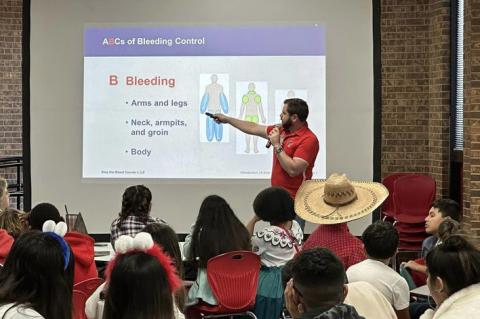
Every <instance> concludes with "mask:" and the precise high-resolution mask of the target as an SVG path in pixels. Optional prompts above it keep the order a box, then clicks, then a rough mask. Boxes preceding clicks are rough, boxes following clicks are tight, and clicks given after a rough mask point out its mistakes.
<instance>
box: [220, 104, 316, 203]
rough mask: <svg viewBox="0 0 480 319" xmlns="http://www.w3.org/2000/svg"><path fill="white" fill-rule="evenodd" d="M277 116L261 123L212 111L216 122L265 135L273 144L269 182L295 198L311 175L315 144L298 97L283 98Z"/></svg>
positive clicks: (305, 109)
mask: <svg viewBox="0 0 480 319" xmlns="http://www.w3.org/2000/svg"><path fill="white" fill-rule="evenodd" d="M283 103H284V105H283V110H282V113H281V114H280V119H281V120H282V124H281V126H280V125H270V126H264V125H260V124H257V123H254V122H249V121H243V120H239V119H236V118H233V117H229V116H226V115H224V114H220V113H218V114H215V115H214V116H215V119H216V121H217V122H219V123H228V124H230V125H232V126H233V127H235V128H237V129H239V130H240V131H242V132H244V133H246V134H251V135H256V136H260V137H263V138H266V139H268V140H269V141H270V142H271V144H272V145H273V147H274V156H273V168H272V177H271V182H272V186H281V187H283V188H285V189H286V190H287V191H288V192H289V193H290V195H291V196H292V198H295V194H296V193H297V190H298V188H299V187H300V185H301V184H302V182H303V181H304V180H307V179H311V178H312V169H313V165H314V164H315V159H316V158H317V154H318V149H319V144H318V139H317V137H316V136H315V134H314V133H313V132H312V131H311V130H310V129H309V128H308V123H307V117H308V105H307V103H306V102H305V101H304V100H302V99H297V98H292V99H286V100H285V101H284V102H283Z"/></svg>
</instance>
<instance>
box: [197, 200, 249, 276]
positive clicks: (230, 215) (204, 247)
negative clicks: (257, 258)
mask: <svg viewBox="0 0 480 319" xmlns="http://www.w3.org/2000/svg"><path fill="white" fill-rule="evenodd" d="M236 250H251V243H250V235H249V233H248V230H247V228H245V226H244V225H243V224H242V222H241V221H240V220H239V219H238V218H237V216H235V213H234V212H233V210H232V209H231V208H230V205H228V203H227V202H226V201H225V199H223V198H222V197H220V196H217V195H210V196H208V197H207V198H205V199H204V200H203V202H202V205H201V206H200V211H199V213H198V217H197V221H196V222H195V225H194V227H193V233H192V245H191V253H190V256H189V257H190V258H193V259H196V258H198V265H199V267H201V268H205V267H206V266H207V262H208V260H209V259H210V258H212V257H215V256H218V255H220V254H223V253H226V252H230V251H236Z"/></svg>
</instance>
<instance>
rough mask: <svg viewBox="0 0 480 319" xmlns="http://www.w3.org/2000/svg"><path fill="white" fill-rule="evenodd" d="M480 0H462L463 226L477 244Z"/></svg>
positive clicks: (479, 239) (479, 213)
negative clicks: (463, 1) (463, 7)
mask: <svg viewBox="0 0 480 319" xmlns="http://www.w3.org/2000/svg"><path fill="white" fill-rule="evenodd" d="M479 17H480V1H479V0H465V32H464V34H465V39H464V59H465V68H464V69H465V77H464V80H465V86H464V90H465V102H464V140H465V149H464V157H463V162H464V181H463V187H464V203H463V204H464V220H463V221H464V226H465V232H466V234H467V235H468V237H470V238H471V239H473V240H474V242H475V243H476V244H477V245H480V81H479V79H480V20H479Z"/></svg>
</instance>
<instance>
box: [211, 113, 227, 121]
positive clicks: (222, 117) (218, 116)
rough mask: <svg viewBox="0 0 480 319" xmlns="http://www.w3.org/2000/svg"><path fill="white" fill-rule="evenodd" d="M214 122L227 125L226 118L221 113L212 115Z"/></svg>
mask: <svg viewBox="0 0 480 319" xmlns="http://www.w3.org/2000/svg"><path fill="white" fill-rule="evenodd" d="M213 116H214V119H215V122H217V123H228V116H226V115H224V114H222V113H215V114H213Z"/></svg>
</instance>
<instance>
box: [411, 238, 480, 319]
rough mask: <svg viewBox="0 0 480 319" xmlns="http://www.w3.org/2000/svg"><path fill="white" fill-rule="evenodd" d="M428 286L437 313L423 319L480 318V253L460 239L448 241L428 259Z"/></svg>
mask: <svg viewBox="0 0 480 319" xmlns="http://www.w3.org/2000/svg"><path fill="white" fill-rule="evenodd" d="M426 262H427V268H428V278H427V284H428V288H429V289H430V293H431V295H432V297H433V299H434V300H435V303H436V304H437V309H436V310H432V309H429V310H427V311H426V312H425V313H424V314H423V315H422V316H421V317H420V318H421V319H457V318H478V315H479V313H480V251H479V250H478V249H477V248H475V247H474V246H473V245H472V244H471V243H469V242H468V241H467V240H466V239H464V238H463V237H461V236H459V235H453V236H450V237H449V238H447V239H446V240H445V241H444V242H443V243H442V244H440V245H437V246H436V247H435V248H434V249H432V250H431V251H430V252H429V253H428V255H427V257H426Z"/></svg>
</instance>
